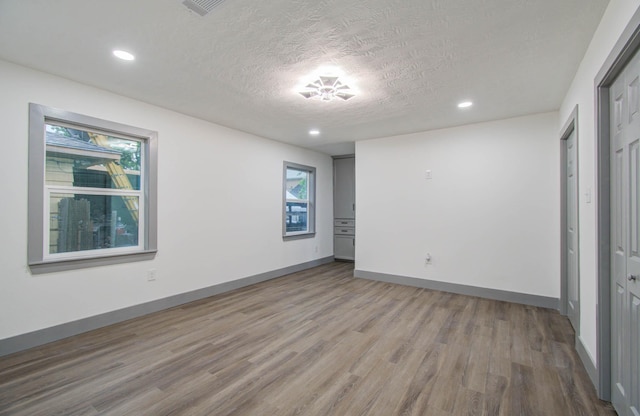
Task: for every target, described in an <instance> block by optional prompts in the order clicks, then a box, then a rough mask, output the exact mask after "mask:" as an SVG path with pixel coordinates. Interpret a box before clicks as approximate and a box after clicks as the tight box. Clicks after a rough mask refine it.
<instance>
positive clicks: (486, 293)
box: [353, 269, 559, 309]
mask: <svg viewBox="0 0 640 416" xmlns="http://www.w3.org/2000/svg"><path fill="white" fill-rule="evenodd" d="M353 275H354V277H359V278H363V279H369V280H377V281H380V282H386V283H394V284H399V285H405V286H414V287H419V288H422V289H431V290H438V291H441V292H450V293H456V294H459V295H467V296H477V297H480V298H485V299H493V300H501V301H504V302H512V303H521V304H524V305H532V306H539V307H542V308H550V309H558V306H559V299H558V298H552V297H547V296H539V295H530V294H528V293H518V292H509V291H506V290H499V289H489V288H485V287H477V286H468V285H461V284H458V283H449V282H440V281H436V280H427V279H418V278H416V277H408V276H397V275H393V274H386V273H377V272H369V271H366V270H357V269H356V270H354V272H353Z"/></svg>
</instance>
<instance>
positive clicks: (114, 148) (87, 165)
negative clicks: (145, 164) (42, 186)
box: [45, 124, 142, 190]
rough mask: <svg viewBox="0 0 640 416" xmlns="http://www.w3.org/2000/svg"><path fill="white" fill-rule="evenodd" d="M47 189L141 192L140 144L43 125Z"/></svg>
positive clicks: (83, 131)
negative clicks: (88, 188) (112, 189)
mask: <svg viewBox="0 0 640 416" xmlns="http://www.w3.org/2000/svg"><path fill="white" fill-rule="evenodd" d="M45 130H46V131H45V134H46V149H47V158H46V167H45V178H46V183H47V184H48V185H61V186H78V187H91V188H115V189H135V190H139V189H140V171H141V161H142V157H141V142H139V141H137V140H129V139H123V138H119V137H112V136H107V135H104V134H99V133H93V132H91V131H85V130H79V129H73V128H70V127H64V126H58V125H54V124H46V125H45Z"/></svg>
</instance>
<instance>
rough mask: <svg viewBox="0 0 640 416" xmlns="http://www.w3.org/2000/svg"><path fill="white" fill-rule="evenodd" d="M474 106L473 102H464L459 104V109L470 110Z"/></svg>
mask: <svg viewBox="0 0 640 416" xmlns="http://www.w3.org/2000/svg"><path fill="white" fill-rule="evenodd" d="M472 105H473V103H472V102H471V101H463V102H461V103H459V104H458V108H469V107H471V106H472Z"/></svg>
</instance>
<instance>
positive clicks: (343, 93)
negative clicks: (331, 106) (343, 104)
mask: <svg viewBox="0 0 640 416" xmlns="http://www.w3.org/2000/svg"><path fill="white" fill-rule="evenodd" d="M304 88H305V90H304V91H299V93H300V95H302V96H303V97H304V98H317V99H319V100H320V101H331V100H333V99H334V98H336V97H338V98H342V99H343V100H345V101H346V100H348V99H350V98H353V97H355V94H353V92H352V91H351V88H350V87H349V86H348V85H346V84H343V83H342V82H341V81H340V80H339V79H338V77H336V76H324V75H320V76H319V77H318V78H317V79H316V80H315V81H313V82H310V83H309V84H307V86H306V87H304Z"/></svg>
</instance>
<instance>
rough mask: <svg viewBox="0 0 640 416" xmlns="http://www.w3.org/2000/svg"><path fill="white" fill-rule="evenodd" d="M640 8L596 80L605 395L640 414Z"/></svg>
mask: <svg viewBox="0 0 640 416" xmlns="http://www.w3.org/2000/svg"><path fill="white" fill-rule="evenodd" d="M639 50H640V9H638V10H637V11H636V13H635V14H634V15H633V17H632V18H631V21H630V23H629V24H628V25H627V27H626V28H625V30H624V32H623V33H622V35H621V37H620V39H619V40H618V42H617V43H616V45H615V47H614V49H613V51H612V52H611V53H610V55H609V57H608V58H607V59H606V61H605V64H604V65H603V67H602V69H601V70H600V72H599V73H598V75H597V76H596V82H595V85H596V106H597V111H596V114H597V116H596V124H597V129H596V134H597V186H598V200H597V204H598V230H597V233H598V235H597V237H598V243H599V244H598V270H597V273H598V310H597V314H598V319H597V325H598V328H597V333H598V342H597V347H598V351H597V366H598V383H597V387H598V395H599V397H600V398H602V399H605V400H611V401H612V402H613V403H614V406H615V407H616V410H617V411H618V413H619V414H620V415H621V416H627V415H634V414H639V413H638V412H640V379H639V377H640V281H639V280H640V276H639V274H640V266H639V265H640V249H639V245H640V228H639V223H638V222H639V219H640V208H639V205H640V198H639V194H640V189H639V186H640V183H639V181H640V140H639V138H640V88H639V87H640V62H639V61H640V55H639V54H638V53H637V52H638V51H639Z"/></svg>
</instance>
